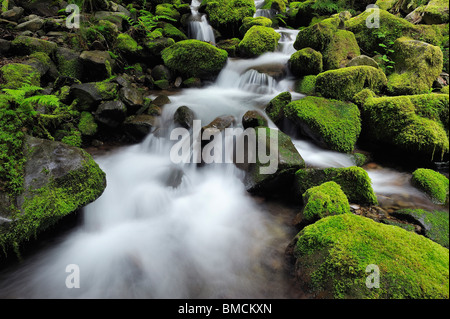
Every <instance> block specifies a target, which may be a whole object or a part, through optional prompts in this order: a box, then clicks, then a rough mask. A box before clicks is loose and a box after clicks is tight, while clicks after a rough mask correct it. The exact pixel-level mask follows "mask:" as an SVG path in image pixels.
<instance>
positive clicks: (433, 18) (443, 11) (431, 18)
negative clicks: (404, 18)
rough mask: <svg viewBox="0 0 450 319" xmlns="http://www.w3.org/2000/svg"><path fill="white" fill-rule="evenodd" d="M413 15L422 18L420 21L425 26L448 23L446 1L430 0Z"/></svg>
mask: <svg viewBox="0 0 450 319" xmlns="http://www.w3.org/2000/svg"><path fill="white" fill-rule="evenodd" d="M414 11H415V13H416V14H418V15H420V16H422V19H421V21H422V22H424V23H426V24H442V23H448V14H449V8H448V1H446V0H430V1H429V2H428V3H427V4H423V5H421V6H419V7H417V8H416V9H415V10H414Z"/></svg>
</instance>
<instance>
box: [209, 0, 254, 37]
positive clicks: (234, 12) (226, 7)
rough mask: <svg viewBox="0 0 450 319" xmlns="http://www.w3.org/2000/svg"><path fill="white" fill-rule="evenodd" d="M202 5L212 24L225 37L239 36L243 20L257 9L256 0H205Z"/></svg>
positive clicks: (251, 15)
mask: <svg viewBox="0 0 450 319" xmlns="http://www.w3.org/2000/svg"><path fill="white" fill-rule="evenodd" d="M202 5H204V7H203V8H204V11H205V12H206V13H207V14H208V18H209V21H210V23H211V25H212V26H213V27H214V28H215V29H216V30H218V31H219V32H220V33H221V34H222V36H223V37H225V38H233V37H235V36H239V27H240V26H241V24H242V20H243V19H244V18H246V17H253V15H254V13H255V11H256V8H255V2H254V0H222V1H215V0H204V1H203V2H202Z"/></svg>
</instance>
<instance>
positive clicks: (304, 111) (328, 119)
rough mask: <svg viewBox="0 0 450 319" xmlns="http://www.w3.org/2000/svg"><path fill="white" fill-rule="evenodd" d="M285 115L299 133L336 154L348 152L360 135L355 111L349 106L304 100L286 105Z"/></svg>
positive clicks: (355, 109)
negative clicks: (336, 152)
mask: <svg viewBox="0 0 450 319" xmlns="http://www.w3.org/2000/svg"><path fill="white" fill-rule="evenodd" d="M285 114H286V117H287V118H288V119H290V120H291V121H293V122H294V123H295V124H296V125H297V127H298V130H299V131H300V133H303V134H305V135H307V136H309V137H310V138H312V139H313V140H315V141H316V142H318V143H319V144H320V145H322V146H325V147H327V148H329V149H332V150H335V151H338V152H345V153H350V152H352V151H353V148H354V146H355V143H356V141H357V140H358V137H359V134H360V132H361V120H360V113H359V109H358V107H357V106H356V105H355V104H353V103H347V102H341V101H337V100H328V99H325V98H321V97H314V96H307V97H305V98H303V99H300V100H297V101H293V102H291V103H289V104H288V105H287V106H286V108H285Z"/></svg>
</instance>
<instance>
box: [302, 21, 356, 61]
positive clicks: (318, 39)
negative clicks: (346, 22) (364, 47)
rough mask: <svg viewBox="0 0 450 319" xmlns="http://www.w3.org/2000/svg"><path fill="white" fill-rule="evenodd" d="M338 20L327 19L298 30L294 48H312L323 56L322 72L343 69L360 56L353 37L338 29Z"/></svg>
mask: <svg viewBox="0 0 450 319" xmlns="http://www.w3.org/2000/svg"><path fill="white" fill-rule="evenodd" d="M339 23H340V19H339V18H329V19H326V20H323V21H321V22H319V23H316V24H313V25H311V26H309V27H307V28H304V29H302V30H300V32H299V33H298V35H297V38H296V40H295V42H294V48H295V49H296V50H301V49H304V48H308V47H309V48H312V49H314V50H316V51H319V52H320V53H322V55H323V68H324V70H332V69H338V68H342V67H345V66H346V65H347V64H348V62H350V61H351V59H353V58H354V57H357V56H359V55H361V52H360V49H359V46H358V43H357V42H356V39H355V35H354V34H353V33H352V32H350V31H347V30H342V29H339V28H338V26H339Z"/></svg>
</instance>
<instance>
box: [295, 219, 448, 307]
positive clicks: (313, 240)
mask: <svg viewBox="0 0 450 319" xmlns="http://www.w3.org/2000/svg"><path fill="white" fill-rule="evenodd" d="M289 248H290V252H291V253H292V254H293V257H294V258H293V259H294V261H295V277H296V280H297V282H298V284H299V285H301V286H302V288H303V289H305V290H306V291H309V292H311V293H312V294H313V295H315V296H316V297H320V298H325V299H326V298H345V299H367V298H370V299H397V298H400V299H403V298H404V299H428V298H438V299H440V298H442V299H447V298H448V296H449V288H448V287H449V280H448V274H449V252H448V249H446V248H444V247H442V246H441V245H439V244H437V243H435V242H433V241H431V240H430V239H428V238H425V237H423V236H420V235H418V234H416V233H413V232H408V231H406V230H404V229H402V228H400V227H396V226H389V225H384V224H381V223H377V222H375V221H373V220H371V219H369V218H366V217H361V216H357V215H353V214H341V215H336V216H330V217H326V218H323V219H321V220H319V221H317V222H315V223H314V224H312V225H309V226H307V227H305V228H304V229H303V230H302V231H301V232H300V233H299V234H298V235H297V236H296V237H295V239H294V240H293V241H292V244H291V245H290V247H289ZM377 274H378V277H377ZM377 284H379V285H377Z"/></svg>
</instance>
